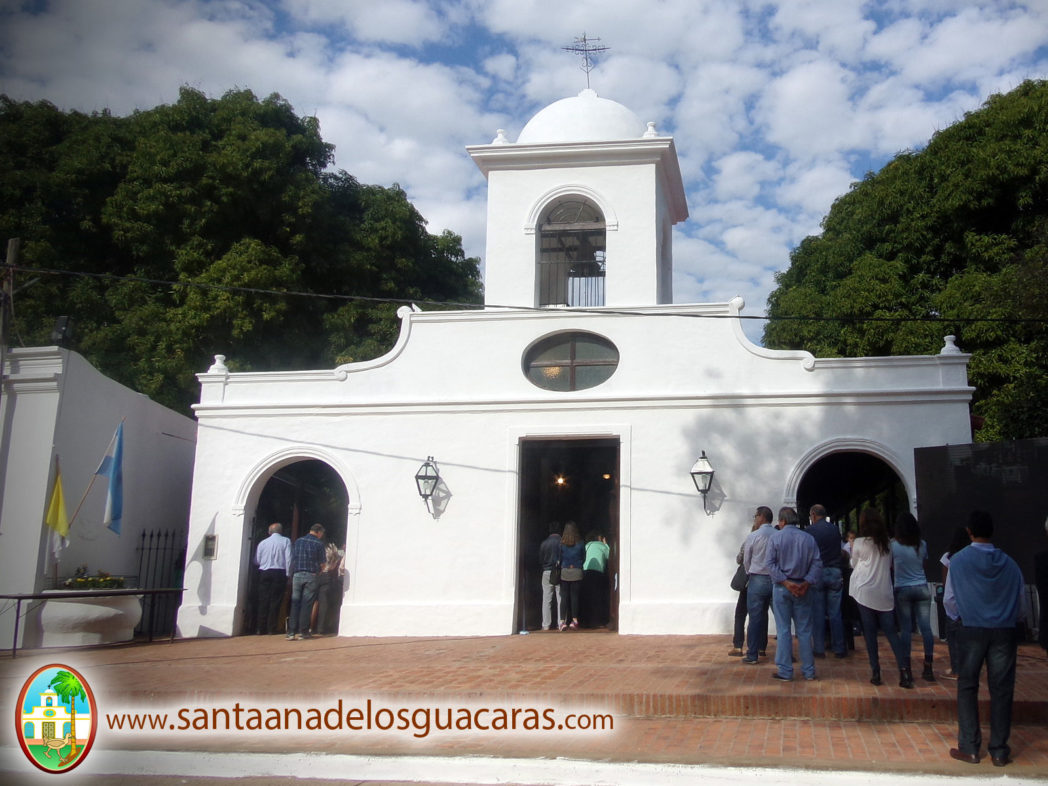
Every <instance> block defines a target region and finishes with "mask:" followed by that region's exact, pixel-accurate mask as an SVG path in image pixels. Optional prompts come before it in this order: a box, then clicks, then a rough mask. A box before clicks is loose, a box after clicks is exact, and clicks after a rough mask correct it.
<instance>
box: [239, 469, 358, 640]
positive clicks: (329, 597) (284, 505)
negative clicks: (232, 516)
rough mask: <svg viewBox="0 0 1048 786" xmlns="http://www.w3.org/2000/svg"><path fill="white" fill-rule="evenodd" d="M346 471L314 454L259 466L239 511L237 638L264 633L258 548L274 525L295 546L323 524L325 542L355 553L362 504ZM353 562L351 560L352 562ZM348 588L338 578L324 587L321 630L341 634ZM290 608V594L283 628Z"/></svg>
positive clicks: (329, 579) (317, 616) (281, 614)
mask: <svg viewBox="0 0 1048 786" xmlns="http://www.w3.org/2000/svg"><path fill="white" fill-rule="evenodd" d="M345 478H346V474H345V470H344V468H342V467H340V466H339V465H338V462H336V461H334V460H333V459H332V458H331V457H329V456H326V455H324V456H319V455H317V454H316V453H315V452H314V451H296V450H294V449H292V450H289V451H283V452H282V453H280V454H277V455H274V456H270V457H268V459H267V460H264V461H262V462H259V464H258V465H256V467H255V468H254V471H253V472H252V473H251V477H250V478H249V479H248V480H247V481H246V482H245V483H244V485H242V486H241V489H240V491H239V493H238V497H237V499H238V509H239V512H240V514H241V515H242V516H243V519H244V524H243V527H244V529H243V538H244V543H245V549H244V551H243V559H242V563H241V566H240V573H239V575H240V580H239V585H238V592H237V608H238V610H239V613H238V619H239V623H238V627H237V630H236V632H237V633H241V634H253V633H255V632H256V631H257V630H259V629H264V628H265V627H266V623H265V622H264V621H263V620H262V619H260V616H259V610H258V604H257V599H258V575H259V574H258V569H257V566H256V565H255V563H254V556H255V550H256V548H257V546H258V543H259V542H260V541H261V540H263V539H264V538H266V537H267V535H268V528H269V525H270V524H271V523H273V522H279V523H280V524H281V525H282V526H283V534H284V535H286V536H287V537H289V538H290V539H291V540H292V542H294V541H295V540H296V539H297V538H299V537H302V536H304V535H306V534H307V533H308V532H309V528H310V527H311V526H312V525H313V524H322V525H323V526H324V528H325V533H324V538H325V541H326V542H327V543H330V544H333V545H334V546H336V547H337V548H338V549H340V550H342V551H343V553H351V544H350V543H349V540H350V538H349V535H350V532H349V527H348V523H349V514H350V513H351V512H353V513H357V512H359V503H355V504H353V503H354V502H355V499H356V497H355V495H352V494H351V490H350V484H349V483H347V482H346V480H345ZM347 562H348V560H347ZM344 590H345V586H344V582H342V581H339V580H338V578H337V574H333V575H331V576H325V577H324V580H323V581H322V584H321V600H323V603H322V604H318V608H316V609H315V610H314V619H315V624H316V627H317V629H318V630H323V631H324V632H331V633H335V632H337V631H338V614H339V609H340V607H341V603H342V597H343V594H344ZM289 602H290V588H289V589H288V591H287V592H286V593H285V597H284V599H283V601H282V604H281V609H280V612H279V614H278V615H277V620H276V624H277V626H278V627H282V625H283V620H285V619H286V616H287V606H288V603H289Z"/></svg>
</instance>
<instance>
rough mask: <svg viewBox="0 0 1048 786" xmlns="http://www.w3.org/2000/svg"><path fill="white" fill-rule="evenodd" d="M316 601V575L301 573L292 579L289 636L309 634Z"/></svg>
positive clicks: (288, 622) (288, 623) (288, 624)
mask: <svg viewBox="0 0 1048 786" xmlns="http://www.w3.org/2000/svg"><path fill="white" fill-rule="evenodd" d="M316 599H317V574H316V573H306V572H305V571H299V572H298V573H296V574H295V575H294V576H292V577H291V611H290V612H289V613H288V621H287V632H288V634H293V633H309V618H310V616H311V615H312V614H313V601H315V600H316Z"/></svg>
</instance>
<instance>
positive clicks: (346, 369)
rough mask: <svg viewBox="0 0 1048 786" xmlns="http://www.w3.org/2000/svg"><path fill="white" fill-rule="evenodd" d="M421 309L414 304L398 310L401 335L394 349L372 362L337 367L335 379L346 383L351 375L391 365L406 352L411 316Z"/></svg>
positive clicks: (409, 335) (364, 361)
mask: <svg viewBox="0 0 1048 786" xmlns="http://www.w3.org/2000/svg"><path fill="white" fill-rule="evenodd" d="M420 312H421V309H420V308H419V307H418V306H416V305H414V304H412V305H411V306H401V307H400V308H398V309H397V318H398V319H399V320H400V334H399V335H398V336H397V343H396V344H394V345H393V349H391V350H390V351H389V352H387V353H386V354H385V355H382V356H380V357H377V358H373V359H372V360H361V361H359V362H354V363H343V364H342V365H341V366H337V367H336V368H335V370H334V374H335V378H336V379H338V380H339V381H340V382H345V381H346V380H347V379H348V378H349V375H350V374H356V373H359V372H361V371H370V370H372V369H376V368H382V366H386V365H389V364H390V363H392V362H393V361H394V360H396V359H397V357H398V356H399V355H400V354H401V353H402V352H403V351H404V348H405V347H406V346H407V344H408V339H409V338H410V337H411V319H410V317H411V315H412V314H418V313H420Z"/></svg>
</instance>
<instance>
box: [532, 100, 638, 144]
mask: <svg viewBox="0 0 1048 786" xmlns="http://www.w3.org/2000/svg"><path fill="white" fill-rule="evenodd" d="M644 129H645V126H644V123H642V122H641V120H640V118H639V117H637V115H635V114H634V113H633V112H631V111H630V110H629V109H627V108H626V107H624V106H623V105H622V104H620V103H617V102H615V101H609V100H608V99H607V98H601V97H600V96H598V95H597V93H596V91H594V90H588V89H587V90H583V91H582V92H581V93H579V94H578V95H577V96H574V97H573V98H562V99H561V100H560V101H555V102H554V103H552V104H550V105H549V106H547V107H546V108H545V109H543V110H541V111H540V112H539V113H538V114H536V115H535V116H534V117H533V118H531V120H529V121H528V124H527V125H526V126H524V130H522V131H521V132H520V136H519V137H518V138H517V144H521V145H543V144H549V143H554V142H607V141H611V140H621V139H640V138H641V137H642V136H643V135H644Z"/></svg>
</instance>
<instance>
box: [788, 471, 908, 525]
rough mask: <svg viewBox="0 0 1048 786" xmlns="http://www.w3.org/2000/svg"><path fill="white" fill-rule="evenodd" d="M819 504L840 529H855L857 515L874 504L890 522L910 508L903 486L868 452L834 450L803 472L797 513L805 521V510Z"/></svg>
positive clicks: (806, 519)
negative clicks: (838, 451)
mask: <svg viewBox="0 0 1048 786" xmlns="http://www.w3.org/2000/svg"><path fill="white" fill-rule="evenodd" d="M816 503H820V504H822V505H824V506H825V507H826V510H827V512H828V513H829V515H830V518H831V519H832V520H833V521H834V522H837V523H840V524H842V525H843V526H842V529H845V530H847V529H855V528H856V527H857V526H858V522H859V514H860V513H861V512H862V509H863V508H864V507H867V506H871V507H876V508H878V509H879V510H880V512H881V513H882V514H884V516H885V520H886V521H887V522H888V523H889V525H890V524H891V523H892V522H893V521H894V520H895V517H896V516H897V515H898V514H899V513H901V512H903V511H907V510H909V500H908V499H907V496H906V488H905V487H904V486H903V484H902V481H901V480H899V476H898V475H896V474H895V470H893V469H892V468H891V467H890V466H888V464H886V463H885V462H884V461H883V460H881V459H879V458H877V457H876V456H873V455H870V454H869V453H858V452H842V453H833V454H831V455H829V456H824V457H823V458H821V459H819V460H818V461H816V462H815V463H814V464H813V465H812V466H811V468H810V469H809V470H808V471H807V472H806V473H804V478H803V479H802V480H801V484H800V487H799V488H798V489H797V513H798V514H799V515H800V518H801V523H802V524H806V523H807V521H808V509H809V508H810V507H811V506H812V505H814V504H816Z"/></svg>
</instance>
